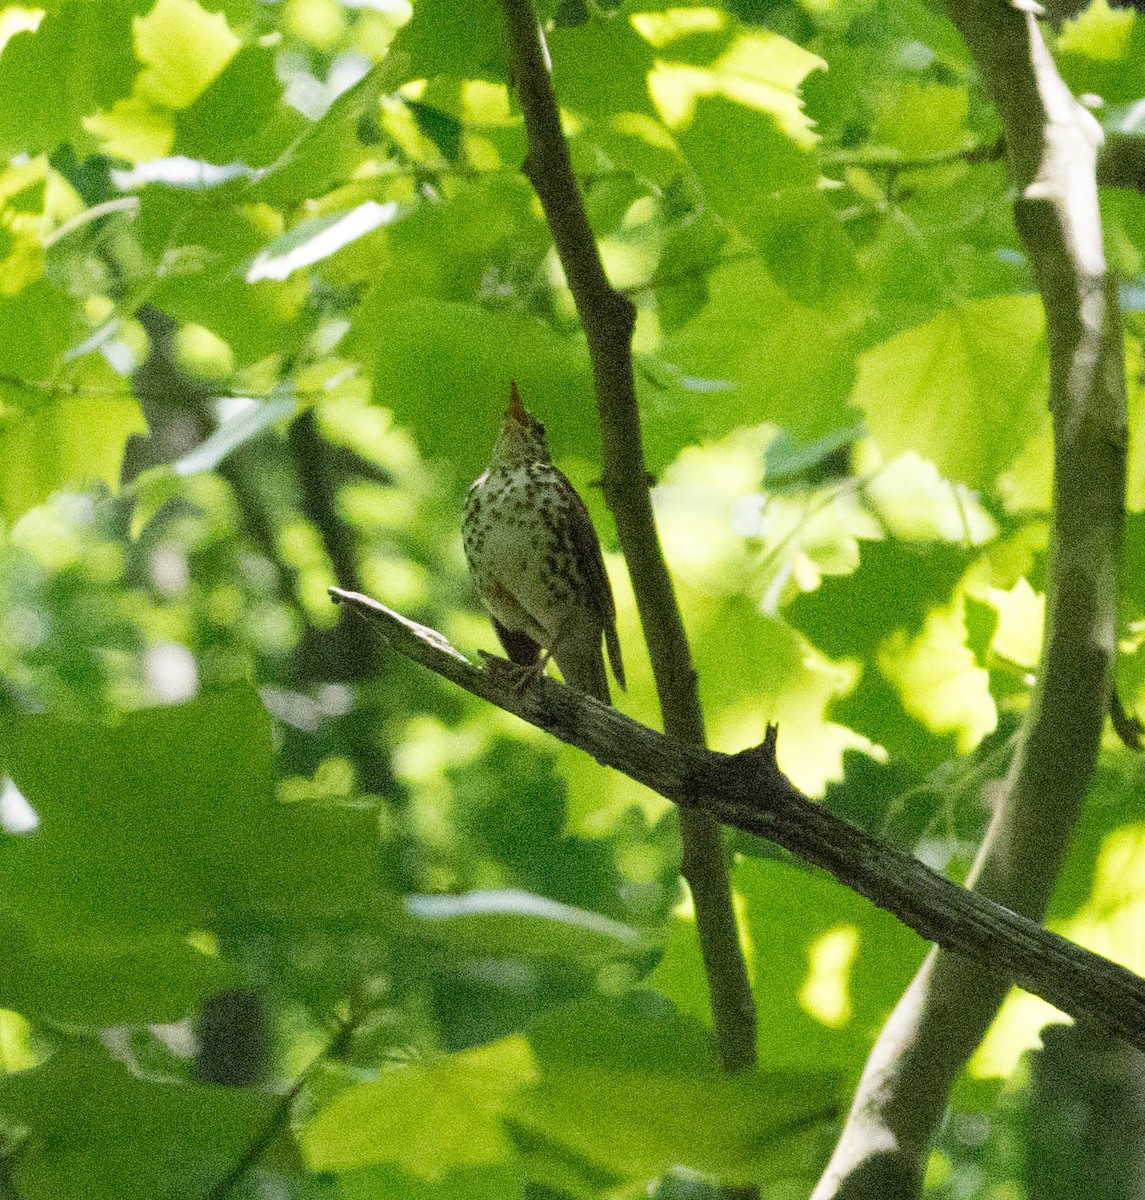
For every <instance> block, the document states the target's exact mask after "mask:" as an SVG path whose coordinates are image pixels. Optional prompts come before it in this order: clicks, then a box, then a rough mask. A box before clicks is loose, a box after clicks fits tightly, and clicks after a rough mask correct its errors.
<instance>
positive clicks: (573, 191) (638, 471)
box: [501, 0, 755, 1071]
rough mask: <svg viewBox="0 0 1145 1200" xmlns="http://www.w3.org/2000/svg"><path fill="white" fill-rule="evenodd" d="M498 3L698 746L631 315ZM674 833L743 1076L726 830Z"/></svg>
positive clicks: (510, 10) (669, 676) (642, 569)
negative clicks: (652, 482) (647, 453)
mask: <svg viewBox="0 0 1145 1200" xmlns="http://www.w3.org/2000/svg"><path fill="white" fill-rule="evenodd" d="M501 4H502V8H503V9H504V12H505V27H506V32H507V34H508V48H509V62H510V64H511V68H512V75H513V81H514V83H515V85H516V90H517V96H518V98H519V100H520V104H521V111H522V113H523V114H524V118H525V134H526V138H527V142H528V154H527V156H526V159H525V164H524V171H525V174H526V175H527V176H528V178H529V181H530V182H531V183H532V185H533V187H534V189H535V190H536V193H537V197H538V198H539V199H540V201H541V207H542V208H543V209H544V212H545V218H546V220H547V221H548V223H549V228H550V229H551V231H552V234H553V241H554V242H555V243H556V248H557V254H558V255H559V257H560V260H561V266H562V267H563V268H564V272H565V278H566V279H567V280H568V285H569V290H570V291H571V292H572V295H573V300H574V301H575V303H576V308H577V312H578V314H579V315H580V319H581V325H582V327H583V329H584V332H585V339H586V341H587V343H588V352H589V358H590V359H591V362H592V374H593V382H594V384H595V389H596V402H597V409H598V412H599V414H600V428H601V439H602V444H603V451H604V454H603V457H604V480H603V483H604V498H605V500H606V502H607V504H608V507H609V509H610V510H611V512H612V515H613V517H614V518H615V520H616V530H617V533H618V534H619V537H620V546H621V549H622V550H623V551H624V558H625V562H626V563H627V565H628V573H629V576H630V577H631V579H632V589H633V592H634V593H635V595H636V607H637V609H638V610H639V612H640V621H641V624H642V625H643V627H644V638H645V641H646V642H647V644H648V653H649V657H650V658H651V661H652V673H653V675H654V677H655V679H656V691H657V694H658V696H659V699H660V710H661V712H662V713H663V716H664V728H665V729H666V730H667V731H668V733H669V734H671V735H672V736H673V737H675V738H679V739H681V740H683V741H687V742H691V743H693V744H695V745H698V746H702V745H703V744H704V722H703V714H702V712H701V709H700V700H699V693H698V690H697V687H696V671H695V668H694V666H693V665H692V655H691V650H690V648H689V646H688V639H687V635H686V634H685V632H684V623H683V620H682V619H681V617H680V609H679V606H678V605H677V603H676V595H675V591H674V589H673V587H672V579H671V576H670V575H669V574H668V567H667V564H666V563H665V561H664V554H663V551H662V550H661V547H660V538H659V535H658V534H657V532H656V521H655V518H654V517H653V513H652V499H651V496H650V494H649V490H648V470H647V467H646V466H645V462H644V446H643V442H642V440H641V434H640V415H639V412H638V410H637V406H636V392H635V389H634V385H633V376H632V332H633V329H634V327H635V321H636V310H635V307H634V306H633V303H632V301H631V299H629V297H628V296H626V295H624V294H622V293H621V292H618V291H616V290H615V289H614V288H613V287H612V285H611V284H610V283H609V281H608V277H607V276H606V275H605V272H604V265H603V263H602V262H601V258H600V251H599V249H598V248H597V245H596V239H595V237H594V236H593V233H592V228H591V226H590V225H589V223H588V217H587V215H586V213H585V208H584V201H583V199H582V198H581V194H580V189H579V188H578V186H577V182H576V176H575V175H574V174H573V168H572V160H571V158H570V157H569V148H568V143H567V142H566V141H565V136H564V133H563V131H562V129H561V118H560V110H559V109H558V107H557V100H556V96H555V95H554V94H553V86H552V80H551V79H550V78H549V68H548V62H547V51H546V48H545V45H544V41H543V38H542V34H541V30H540V26H539V25H538V24H537V16H536V13H535V12H534V10H533V5H532V2H531V0H501ZM680 832H681V835H682V840H683V844H684V855H683V863H682V864H681V868H680V869H681V873H682V874H683V876H684V878H685V879H686V880H687V882H688V886H689V888H690V889H691V892H692V900H693V904H694V908H695V913H696V930H697V932H698V934H699V939H700V952H701V954H702V956H703V960H704V970H705V973H706V975H707V979H708V989H709V993H710V995H711V1002H712V1018H713V1023H714V1026H715V1035H716V1045H717V1049H718V1051H719V1055H720V1060H721V1062H722V1063H723V1065H724V1067H725V1068H726V1069H727V1070H729V1071H734V1070H739V1069H743V1068H747V1067H751V1066H752V1065H754V1063H755V1004H754V1001H753V999H752V995H751V985H750V983H749V982H748V977H747V965H746V963H745V962H744V957H743V952H742V950H741V949H740V944H739V933H738V930H737V928H736V921H735V912H734V909H733V907H732V897H731V882H730V879H729V877H728V860H727V849H726V847H725V845H724V839H723V833H722V831H721V830H720V828H719V826H718V825H717V824H716V823H715V822H714V821H713V820H712V819H711V818H710V817H709V816H708V815H707V814H706V813H703V812H698V811H695V810H690V809H687V810H683V811H682V812H681V814H680Z"/></svg>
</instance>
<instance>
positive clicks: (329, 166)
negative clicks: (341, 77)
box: [253, 26, 411, 205]
mask: <svg viewBox="0 0 1145 1200" xmlns="http://www.w3.org/2000/svg"><path fill="white" fill-rule="evenodd" d="M407 28H408V26H407ZM408 64H409V57H408V56H407V55H405V54H403V53H401V52H400V51H399V50H398V49H397V48H395V47H393V46H391V47H390V51H389V53H388V54H387V55H386V57H385V58H384V59H383V60H382V62H380V63H376V64H375V65H374V66H373V67H371V68H370V70H369V71H367V72H366V74H365V75H363V76H362V78H361V79H359V80H358V82H357V83H355V84H354V85H353V87H350V88H347V89H346V90H345V91H344V92H343V93H342V94H341V95H340V96H339V97H338V98H337V99H336V100H335V101H334V103H333V104H331V105H330V107H329V109H327V111H326V112H325V114H324V115H323V116H322V117H321V118H320V119H319V120H317V121H315V122H314V124H313V125H311V126H310V127H309V128H308V129H306V130H305V131H304V132H303V133H302V134H300V135H299V136H298V137H297V138H296V139H295V140H294V142H292V143H291V145H290V146H289V147H288V148H287V149H286V150H285V151H283V153H282V154H281V155H280V156H279V157H278V159H277V160H276V161H275V162H274V164H273V166H271V167H270V169H269V170H268V171H267V172H266V174H265V175H264V176H263V177H262V179H261V180H259V182H258V184H257V185H256V186H255V188H254V189H253V190H254V192H255V194H256V195H257V196H258V197H259V198H260V199H263V200H266V201H267V202H268V203H270V204H280V205H281V204H288V203H290V202H292V201H301V200H306V199H309V198H311V197H313V196H315V195H320V194H321V193H322V192H325V191H327V190H328V189H329V188H330V187H331V186H332V185H333V184H335V183H341V182H343V181H344V180H346V179H349V178H350V176H351V175H352V174H353V173H354V170H355V169H356V168H357V166H358V165H359V163H360V162H361V161H362V159H363V157H365V156H366V154H367V147H366V146H365V144H364V142H363V138H362V128H363V123H364V122H371V121H375V120H376V118H377V117H378V115H379V111H378V98H379V97H380V96H382V95H384V94H385V93H387V92H390V91H393V90H394V89H395V88H397V87H398V86H400V85H401V84H402V83H404V82H405V81H406V80H407V79H409V78H411V76H410V74H409V73H408V71H407V67H408Z"/></svg>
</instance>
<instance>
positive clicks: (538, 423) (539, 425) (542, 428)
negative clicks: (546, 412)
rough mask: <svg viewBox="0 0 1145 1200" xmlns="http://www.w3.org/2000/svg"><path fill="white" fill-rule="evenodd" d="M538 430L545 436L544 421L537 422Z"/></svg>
mask: <svg viewBox="0 0 1145 1200" xmlns="http://www.w3.org/2000/svg"><path fill="white" fill-rule="evenodd" d="M537 432H538V433H539V434H540V435H541V437H544V436H545V426H544V422H542V421H538V422H537Z"/></svg>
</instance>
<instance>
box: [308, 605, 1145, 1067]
mask: <svg viewBox="0 0 1145 1200" xmlns="http://www.w3.org/2000/svg"><path fill="white" fill-rule="evenodd" d="M330 594H331V596H332V597H333V598H334V600H335V601H338V602H340V603H344V604H348V605H350V606H351V607H352V608H353V609H354V611H355V612H357V613H359V614H361V615H362V616H364V617H365V618H367V619H368V620H370V621H372V622H373V623H374V625H375V628H376V629H377V630H378V632H379V633H380V635H381V636H382V637H383V638H384V639H385V640H386V641H387V642H388V643H389V645H390V647H391V648H392V649H393V650H395V651H397V652H398V653H399V654H402V655H404V656H405V657H407V658H410V659H413V661H414V662H418V663H421V665H422V666H424V667H427V668H428V669H429V670H431V671H434V672H435V673H436V674H438V675H441V676H443V677H444V678H446V679H449V680H450V681H452V682H453V683H455V684H457V685H458V686H459V687H462V688H464V689H465V690H466V691H468V692H470V693H472V694H473V695H474V696H479V697H480V698H481V699H483V700H487V701H489V703H491V704H495V705H497V707H498V708H503V709H504V710H505V711H506V712H511V713H513V714H515V715H516V716H518V717H520V718H521V719H522V720H523V721H528V722H529V724H531V725H535V726H537V728H539V729H544V730H546V731H547V732H549V733H551V734H552V735H553V736H554V737H556V738H558V739H560V740H561V741H562V742H566V743H567V744H568V745H570V746H577V747H579V748H580V749H581V750H584V751H586V752H587V753H589V754H591V755H592V756H593V758H595V759H596V760H597V761H598V762H600V763H603V764H604V765H605V766H607V767H612V768H614V769H615V770H617V771H621V772H623V773H624V774H625V775H627V776H629V777H630V778H632V779H635V780H636V781H637V782H639V783H642V784H644V785H645V786H646V787H649V788H651V789H652V790H653V791H655V792H658V793H659V794H660V795H661V796H665V797H667V799H669V800H671V801H673V802H674V803H676V804H678V805H680V806H681V808H685V809H690V810H693V811H700V812H703V813H705V814H707V815H708V816H709V818H711V819H712V820H715V821H719V822H722V823H723V824H725V825H731V826H734V827H735V828H736V829H742V830H744V831H745V832H747V833H752V834H755V835H756V836H758V837H762V838H766V839H767V840H768V841H770V842H774V843H775V844H776V845H778V846H782V847H783V848H784V849H786V850H789V851H791V853H792V854H795V855H796V856H797V857H799V858H800V859H802V860H803V861H804V862H807V863H810V864H812V865H813V866H816V867H821V868H822V869H823V870H825V871H828V872H830V874H832V875H833V876H834V877H835V878H836V879H838V880H839V881H840V882H841V883H844V884H846V886H847V887H849V888H852V889H854V890H855V891H856V892H858V893H859V894H860V895H863V896H866V897H867V899H868V900H871V901H872V902H873V903H875V904H877V905H878V906H879V907H880V908H883V909H886V911H887V912H890V913H892V914H893V915H894V916H896V917H897V918H898V919H899V920H900V921H902V922H903V924H904V925H908V926H909V927H910V928H911V929H913V930H915V932H916V933H918V934H919V935H921V936H922V937H924V938H926V939H928V940H930V941H934V942H937V943H938V944H939V945H941V946H944V947H945V948H946V949H947V950H950V951H952V952H953V953H955V954H958V955H961V956H962V958H963V960H968V961H969V962H972V963H975V964H977V966H978V967H980V968H983V969H985V970H986V971H988V972H989V975H990V977H991V978H993V979H997V980H998V981H999V986H1008V985H1009V983H1010V982H1014V983H1017V984H1019V985H1020V986H1021V987H1023V988H1025V989H1026V990H1027V991H1030V992H1033V993H1034V994H1035V995H1038V996H1041V997H1042V998H1043V999H1045V1000H1048V1001H1049V1002H1050V1003H1051V1004H1053V1005H1055V1006H1056V1007H1057V1008H1060V1009H1061V1010H1062V1011H1063V1012H1066V1013H1069V1014H1070V1015H1071V1016H1073V1017H1076V1018H1078V1019H1079V1020H1088V1021H1090V1022H1091V1023H1092V1024H1093V1025H1095V1026H1098V1027H1100V1028H1102V1029H1106V1030H1108V1031H1109V1032H1111V1033H1114V1034H1117V1035H1118V1036H1120V1037H1123V1038H1125V1039H1126V1040H1127V1041H1128V1042H1131V1043H1132V1044H1133V1045H1134V1046H1137V1047H1138V1048H1140V1049H1145V979H1142V978H1140V977H1139V976H1137V975H1134V974H1133V972H1131V971H1128V970H1126V969H1125V968H1124V967H1120V966H1118V965H1117V964H1116V963H1112V962H1110V961H1109V960H1108V959H1105V958H1102V957H1101V956H1100V955H1097V954H1094V953H1092V952H1091V951H1089V950H1083V949H1082V948H1081V947H1080V946H1076V945H1074V943H1072V942H1070V941H1067V940H1066V939H1065V938H1063V937H1059V936H1058V935H1057V934H1055V933H1051V932H1050V931H1049V930H1046V929H1043V928H1042V927H1041V926H1040V925H1038V924H1037V923H1036V922H1034V921H1031V920H1029V919H1028V918H1026V917H1022V916H1019V915H1018V914H1017V913H1014V912H1011V911H1010V910H1009V909H1007V908H1003V907H1002V906H1001V905H1000V904H998V903H996V902H995V901H993V900H990V899H988V898H987V897H985V896H983V895H981V894H978V893H975V892H971V891H967V890H966V889H965V888H961V887H959V886H958V885H957V884H954V883H951V882H950V880H948V879H946V878H944V877H943V876H942V875H939V874H938V873H937V872H936V871H933V870H931V868H930V867H927V866H924V865H923V864H922V863H921V862H919V861H918V860H917V859H915V858H912V857H911V856H910V855H909V854H905V853H903V851H901V850H898V849H895V848H894V847H893V846H890V845H888V844H887V843H885V842H882V841H880V840H879V839H878V838H877V837H875V836H874V835H873V834H870V833H867V832H865V831H864V830H861V829H858V828H856V827H855V826H853V825H849V824H847V823H846V822H845V821H843V820H841V819H840V818H838V817H836V816H834V815H833V814H831V813H829V812H828V811H827V810H826V809H824V808H823V806H822V805H819V804H816V803H814V802H813V801H811V800H809V799H808V798H807V797H806V796H804V795H803V794H802V793H801V792H800V791H799V790H798V789H797V788H796V787H795V786H794V784H792V783H791V781H790V780H789V779H787V777H786V776H785V775H784V774H783V773H782V772H781V771H780V770H779V768H778V766H777V765H776V762H775V755H774V746H773V745H771V746H769V745H767V744H765V745H764V746H762V747H759V748H757V749H755V750H747V751H744V752H742V753H740V754H730V755H729V754H721V753H719V752H717V751H715V750H706V749H704V748H703V747H701V746H695V745H692V744H690V743H688V742H684V741H680V740H679V739H676V738H672V737H669V736H667V735H666V734H662V733H658V732H656V730H654V729H649V728H648V727H647V726H646V725H641V724H639V722H637V721H633V720H632V719H631V718H630V717H627V716H625V715H624V714H622V713H619V712H617V711H616V710H615V709H613V708H609V707H607V706H606V705H603V704H599V703H597V702H596V701H595V700H593V699H591V698H590V697H587V696H585V695H584V694H583V693H581V692H578V691H576V690H575V689H573V688H569V687H566V686H565V685H564V684H562V683H559V682H558V681H557V680H555V679H551V678H549V677H547V676H546V677H543V678H542V679H540V681H539V682H538V683H537V684H536V685H535V686H530V687H528V688H525V689H524V690H522V689H521V687H520V685H519V683H518V681H517V680H516V678H515V677H514V676H513V675H512V673H511V672H509V671H504V670H499V669H498V668H497V664H498V662H499V660H489V663H488V665H487V666H485V667H484V668H482V667H480V666H478V665H477V664H476V663H473V662H471V661H470V660H469V659H467V658H466V657H465V656H464V655H463V654H461V653H460V652H459V651H458V650H457V649H455V648H454V647H453V646H452V645H450V643H449V642H448V641H447V640H446V639H445V638H444V637H443V636H442V635H441V634H440V633H438V632H437V631H436V630H434V629H429V628H427V627H426V626H424V625H417V624H415V623H414V622H413V621H410V620H407V619H406V618H405V617H403V616H401V615H400V614H398V613H396V612H394V611H392V610H391V609H389V608H386V607H385V605H383V604H379V603H378V602H377V601H376V600H371V599H370V598H369V597H368V596H361V595H358V594H357V593H354V592H344V591H342V590H341V589H339V588H331V589H330Z"/></svg>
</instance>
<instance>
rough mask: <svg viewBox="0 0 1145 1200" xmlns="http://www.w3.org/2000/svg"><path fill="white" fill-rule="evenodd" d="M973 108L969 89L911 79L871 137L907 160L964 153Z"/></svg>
mask: <svg viewBox="0 0 1145 1200" xmlns="http://www.w3.org/2000/svg"><path fill="white" fill-rule="evenodd" d="M969 107H970V97H969V93H968V91H967V89H966V88H965V87H947V86H944V85H942V84H937V83H916V82H914V81H913V80H908V81H907V82H906V84H905V85H904V86H903V87H902V88H901V89H899V91H898V92H897V93H896V94H895V98H894V103H893V104H892V105H890V106H889V107H888V108H887V109H885V110H884V111H883V113H882V114H881V115H880V117H879V120H878V121H877V122H876V124H875V127H874V129H873V130H872V131H871V137H872V139H873V140H874V141H875V142H876V143H877V144H880V145H884V146H889V147H891V148H893V149H895V150H897V151H898V152H899V153H900V154H901V155H902V156H903V157H904V158H919V157H923V156H924V155H928V154H938V153H940V152H942V151H944V150H961V149H963V148H965V146H966V144H967V140H968V130H967V128H966V118H967V114H968V112H969Z"/></svg>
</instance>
